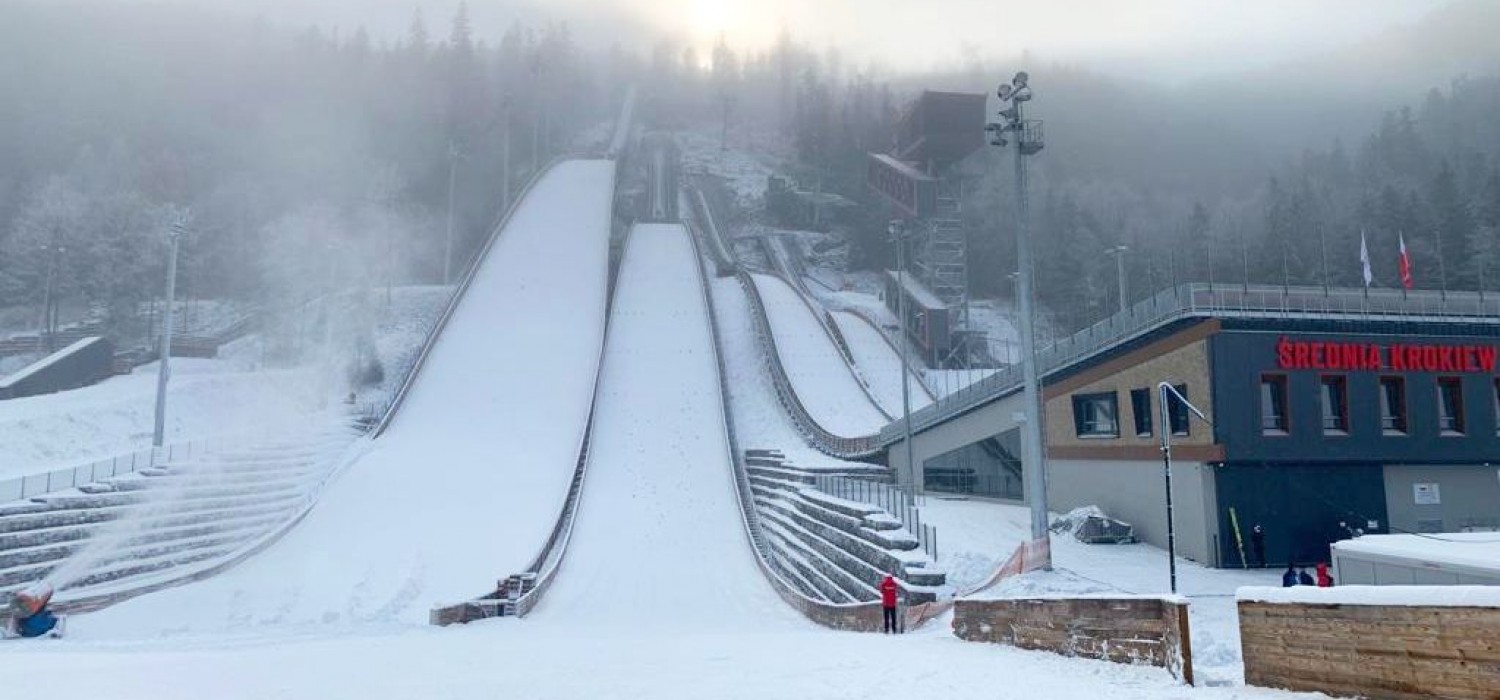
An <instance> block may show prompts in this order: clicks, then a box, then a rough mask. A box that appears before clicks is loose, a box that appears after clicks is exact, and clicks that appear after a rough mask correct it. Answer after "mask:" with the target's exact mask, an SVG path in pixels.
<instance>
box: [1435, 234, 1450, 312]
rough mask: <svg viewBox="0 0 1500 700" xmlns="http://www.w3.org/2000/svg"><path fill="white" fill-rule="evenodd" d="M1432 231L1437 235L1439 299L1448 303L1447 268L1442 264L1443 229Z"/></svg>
mask: <svg viewBox="0 0 1500 700" xmlns="http://www.w3.org/2000/svg"><path fill="white" fill-rule="evenodd" d="M1433 231H1434V232H1436V233H1437V253H1438V280H1439V281H1440V283H1441V284H1442V287H1443V289H1442V296H1441V297H1440V298H1441V299H1442V300H1443V301H1448V266H1447V265H1446V264H1444V262H1443V229H1442V228H1441V227H1438V228H1434V229H1433Z"/></svg>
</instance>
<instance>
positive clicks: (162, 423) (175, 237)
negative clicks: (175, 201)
mask: <svg viewBox="0 0 1500 700" xmlns="http://www.w3.org/2000/svg"><path fill="white" fill-rule="evenodd" d="M187 226H188V214H187V213H186V212H182V213H180V214H178V216H177V219H176V220H175V221H173V222H172V225H171V227H170V228H168V229H167V240H169V241H171V243H172V252H171V254H170V255H169V257H168V258H167V305H166V308H167V310H166V317H165V318H164V319H163V320H162V333H161V343H160V345H161V359H160V362H159V364H158V365H157V369H156V430H155V432H153V433H152V435H151V445H152V446H154V447H161V446H162V442H163V437H164V436H165V433H166V427H167V379H168V378H169V377H170V376H171V373H172V372H171V367H170V362H171V359H172V319H173V313H172V301H173V299H175V298H176V296H177V247H178V246H179V245H180V244H181V243H182V236H183V235H184V234H185V233H187Z"/></svg>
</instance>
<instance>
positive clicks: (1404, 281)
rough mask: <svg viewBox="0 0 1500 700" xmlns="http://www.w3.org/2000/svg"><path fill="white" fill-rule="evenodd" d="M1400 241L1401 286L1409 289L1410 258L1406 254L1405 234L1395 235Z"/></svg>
mask: <svg viewBox="0 0 1500 700" xmlns="http://www.w3.org/2000/svg"><path fill="white" fill-rule="evenodd" d="M1397 235H1398V236H1400V241H1401V286H1403V287H1406V288H1407V289H1411V256H1410V255H1407V254H1406V234H1404V233H1403V234H1397Z"/></svg>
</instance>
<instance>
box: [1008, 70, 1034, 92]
mask: <svg viewBox="0 0 1500 700" xmlns="http://www.w3.org/2000/svg"><path fill="white" fill-rule="evenodd" d="M1029 80H1031V76H1030V75H1027V73H1026V71H1017V72H1016V77H1014V78H1011V79H1010V84H1011V85H1014V86H1015V87H1016V89H1017V90H1020V89H1021V88H1024V87H1026V82H1027V81H1029Z"/></svg>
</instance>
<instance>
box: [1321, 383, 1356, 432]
mask: <svg viewBox="0 0 1500 700" xmlns="http://www.w3.org/2000/svg"><path fill="white" fill-rule="evenodd" d="M1318 390H1319V392H1320V393H1321V394H1322V395H1323V434H1324V435H1347V434H1349V383H1348V381H1347V380H1346V379H1345V378H1344V376H1343V375H1338V374H1334V375H1324V376H1322V377H1319V378H1318Z"/></svg>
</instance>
